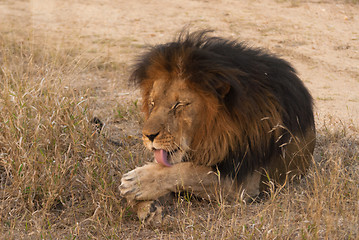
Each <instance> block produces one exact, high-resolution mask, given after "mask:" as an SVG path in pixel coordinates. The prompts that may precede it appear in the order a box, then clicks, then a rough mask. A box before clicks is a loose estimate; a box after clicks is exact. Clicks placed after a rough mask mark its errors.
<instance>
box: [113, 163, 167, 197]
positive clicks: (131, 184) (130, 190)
mask: <svg viewBox="0 0 359 240" xmlns="http://www.w3.org/2000/svg"><path fill="white" fill-rule="evenodd" d="M164 168H165V167H163V166H160V165H159V164H156V163H151V164H147V165H145V166H142V167H138V168H136V169H134V170H132V171H130V172H128V173H126V174H125V175H124V176H123V177H122V179H121V185H120V187H119V189H120V192H121V195H122V196H123V197H125V198H126V199H128V200H156V199H158V198H159V197H161V196H163V195H165V194H166V193H168V192H169V190H168V189H167V188H166V186H167V185H168V184H169V183H166V182H165V176H166V169H164Z"/></svg>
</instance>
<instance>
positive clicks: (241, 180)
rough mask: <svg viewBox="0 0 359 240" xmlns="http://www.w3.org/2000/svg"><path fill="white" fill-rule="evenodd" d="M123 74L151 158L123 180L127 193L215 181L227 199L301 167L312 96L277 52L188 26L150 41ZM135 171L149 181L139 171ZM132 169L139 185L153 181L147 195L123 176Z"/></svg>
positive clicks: (307, 156)
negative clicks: (137, 91)
mask: <svg viewBox="0 0 359 240" xmlns="http://www.w3.org/2000/svg"><path fill="white" fill-rule="evenodd" d="M131 79H132V80H133V81H134V82H135V83H136V84H138V85H139V86H140V88H141V90H142V93H143V111H144V112H145V116H146V121H145V124H144V129H143V139H144V143H145V145H146V147H147V148H148V149H149V150H153V151H154V152H155V158H156V160H157V162H158V163H152V164H148V165H145V166H144V167H142V168H138V170H137V171H136V169H135V170H134V171H132V172H130V173H132V174H127V175H126V176H125V177H124V178H123V181H122V185H121V186H122V190H121V191H122V193H123V195H124V196H126V197H127V198H134V199H136V200H156V199H157V198H158V197H160V196H161V195H165V194H166V193H168V192H169V191H178V190H192V191H193V193H194V194H196V193H198V194H199V195H201V196H202V195H206V194H207V195H208V194H209V193H210V192H213V193H214V192H215V191H216V190H218V187H221V189H227V190H226V191H227V193H228V194H229V195H231V196H232V197H233V198H235V197H234V195H236V194H238V195H240V194H241V193H242V192H243V190H245V191H246V192H247V193H248V194H249V195H255V194H258V193H259V191H260V185H261V183H263V181H268V180H274V181H275V182H277V183H280V184H282V183H283V182H284V181H285V180H286V179H287V177H288V176H289V177H291V176H293V175H300V174H303V173H304V172H305V171H306V169H307V168H308V166H309V163H310V161H311V157H312V156H311V154H312V153H313V149H314V144H315V128H314V117H313V106H312V105H313V104H312V98H311V96H310V94H309V92H308V91H307V89H306V88H305V87H304V85H303V83H302V81H301V80H300V79H299V78H298V77H297V75H296V73H295V70H294V69H293V68H292V67H291V66H290V64H289V63H287V62H286V61H284V60H281V59H279V58H277V57H275V56H273V55H270V54H267V53H265V52H263V51H262V50H258V49H251V48H247V47H246V46H244V45H243V44H241V43H237V42H234V41H228V40H224V39H222V38H216V37H208V36H207V35H206V32H195V33H192V34H183V35H181V36H180V37H179V39H178V40H177V41H175V42H171V43H167V44H164V45H157V46H155V47H154V48H152V49H151V50H150V51H149V52H147V53H146V54H144V55H143V56H142V57H141V59H140V61H139V62H138V64H137V65H136V66H135V70H134V73H133V75H132V78H131ZM144 169H146V171H150V173H151V174H150V175H151V176H152V178H153V179H152V181H151V180H150V179H146V177H141V176H144V174H142V175H141V174H139V173H140V172H141V173H143V172H144ZM184 169H185V170H184ZM156 171H157V172H161V174H160V175H161V176H162V177H160V176H156V174H157V173H156ZM135 172H136V174H137V175H136V176H140V177H136V178H137V180H136V181H140V182H141V183H142V184H144V185H146V184H147V183H146V182H151V184H152V185H151V184H149V185H148V186H146V187H153V185H156V183H158V186H156V189H159V190H158V191H154V192H156V194H155V196H153V194H147V196H146V194H145V193H144V192H145V191H142V190H141V189H139V188H136V189H135V190H133V188H134V187H133V186H134V184H132V183H131V181H133V180H126V179H129V176H131V178H132V179H133V176H132V175H133V174H134V173H135ZM174 172H176V173H177V174H174ZM180 172H181V173H182V174H179V173H180ZM170 173H171V174H170ZM211 173H216V174H211ZM186 174H187V175H188V176H187V175H186ZM194 175H195V176H197V177H194ZM151 176H149V178H151ZM189 178H191V179H190V180H189ZM154 182H155V183H154ZM224 183H226V184H227V186H223V184H224ZM167 185H170V186H167ZM186 185H190V186H186ZM194 185H196V186H194ZM162 187H163V188H162ZM200 189H205V190H200ZM129 190H131V191H132V190H133V191H134V192H137V194H136V195H137V196H134V195H131V194H130V193H128V192H129Z"/></svg>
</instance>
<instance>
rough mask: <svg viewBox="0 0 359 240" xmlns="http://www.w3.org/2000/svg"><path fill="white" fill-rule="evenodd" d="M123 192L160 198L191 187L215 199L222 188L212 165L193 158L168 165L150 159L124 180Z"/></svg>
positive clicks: (132, 197) (141, 197)
mask: <svg viewBox="0 0 359 240" xmlns="http://www.w3.org/2000/svg"><path fill="white" fill-rule="evenodd" d="M121 182H122V183H121V186H120V191H121V194H122V195H123V196H124V197H125V198H127V199H128V200H141V201H144V200H156V199H158V198H159V197H161V196H164V195H166V194H167V193H169V192H179V191H191V192H193V194H195V195H197V196H200V197H204V198H207V199H213V198H215V196H216V193H217V192H218V190H219V186H220V181H219V177H218V176H217V174H216V173H215V172H213V171H212V169H211V168H210V167H206V166H198V165H194V164H192V163H189V162H185V163H178V164H175V165H173V166H171V167H165V166H163V165H160V164H157V163H149V164H147V165H144V166H142V167H138V168H136V169H134V170H132V171H130V172H128V173H127V174H125V175H124V176H123V178H122V180H121Z"/></svg>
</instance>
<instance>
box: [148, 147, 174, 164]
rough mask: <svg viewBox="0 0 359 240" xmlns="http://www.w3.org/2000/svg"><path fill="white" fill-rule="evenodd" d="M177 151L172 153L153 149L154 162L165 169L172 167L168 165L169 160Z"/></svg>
mask: <svg viewBox="0 0 359 240" xmlns="http://www.w3.org/2000/svg"><path fill="white" fill-rule="evenodd" d="M178 150H179V149H175V150H174V151H171V152H167V151H166V150H163V149H155V150H154V155H155V161H156V162H157V163H159V164H162V165H164V166H166V167H171V166H172V164H171V163H170V162H171V158H172V156H173V155H174V154H175V153H176V152H177V151H178Z"/></svg>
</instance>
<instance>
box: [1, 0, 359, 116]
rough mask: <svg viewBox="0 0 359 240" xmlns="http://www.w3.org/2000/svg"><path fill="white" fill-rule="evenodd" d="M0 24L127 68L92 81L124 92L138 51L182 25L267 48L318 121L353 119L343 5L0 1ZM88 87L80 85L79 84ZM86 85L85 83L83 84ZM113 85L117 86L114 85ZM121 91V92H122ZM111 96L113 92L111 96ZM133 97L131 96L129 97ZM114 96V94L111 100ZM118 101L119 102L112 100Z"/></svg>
mask: <svg viewBox="0 0 359 240" xmlns="http://www.w3.org/2000/svg"><path fill="white" fill-rule="evenodd" d="M0 15H1V18H2V19H6V18H16V17H26V18H24V19H27V21H28V22H27V23H26V24H28V25H31V26H32V27H33V31H34V32H35V33H36V32H37V31H39V32H43V33H45V34H46V35H47V36H48V37H49V38H55V39H58V40H63V41H66V39H70V40H69V41H70V42H71V41H74V38H76V37H78V41H79V42H81V41H84V42H86V44H89V45H88V46H89V48H91V49H88V50H89V52H90V53H92V54H93V55H94V57H96V55H97V57H99V56H107V57H108V61H113V62H115V63H120V64H124V65H125V69H124V75H123V76H118V77H117V78H115V79H114V80H113V81H116V82H117V83H116V84H119V85H121V87H118V88H116V89H113V88H112V86H113V84H114V83H110V82H108V81H106V79H104V80H103V81H105V82H104V83H101V82H98V81H97V82H96V83H95V84H97V85H98V86H99V87H100V88H103V89H104V91H110V90H112V89H113V90H114V93H115V94H116V93H117V94H118V92H121V91H123V88H124V87H122V85H124V83H125V81H126V75H127V73H128V69H127V68H126V67H127V66H128V65H129V64H131V63H132V62H133V59H134V57H135V56H136V55H138V54H139V53H140V52H141V51H142V47H143V46H146V45H153V44H158V43H164V42H166V41H168V40H172V39H173V36H174V35H175V34H176V33H178V31H179V30H181V28H182V27H184V26H191V27H192V28H193V29H201V28H209V29H214V30H215V31H216V34H218V35H221V36H224V37H229V38H232V39H239V40H240V41H246V42H248V44H249V45H251V46H258V47H263V48H268V49H269V50H270V51H272V52H274V53H275V54H278V55H279V56H282V57H283V58H284V59H286V60H288V61H290V62H291V63H292V64H293V65H294V66H295V68H296V69H297V71H298V72H299V74H300V76H301V78H302V79H303V81H304V82H305V84H306V85H307V87H308V88H309V89H310V91H311V92H312V94H313V96H314V99H315V100H316V113H317V117H318V119H322V118H323V116H325V115H328V114H330V115H333V116H335V117H339V118H341V119H345V120H353V121H354V122H358V121H359V24H358V22H359V6H358V5H357V4H348V3H347V2H344V1H279V0H278V1H272V0H264V1H234V0H222V1H214V0H203V1H201V0H183V1H177V2H168V1H162V0H158V1H121V0H120V1H95V0H91V1H54V0H51V1H40V0H31V1H29V2H22V1H19V2H12V1H2V2H0ZM85 81H86V79H85ZM84 84H86V82H84ZM116 86H118V85H116ZM125 91H127V90H125ZM111 93H112V91H111ZM132 94H133V92H132V91H131V95H132ZM115 97H116V95H115ZM117 100H121V98H119V99H117Z"/></svg>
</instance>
